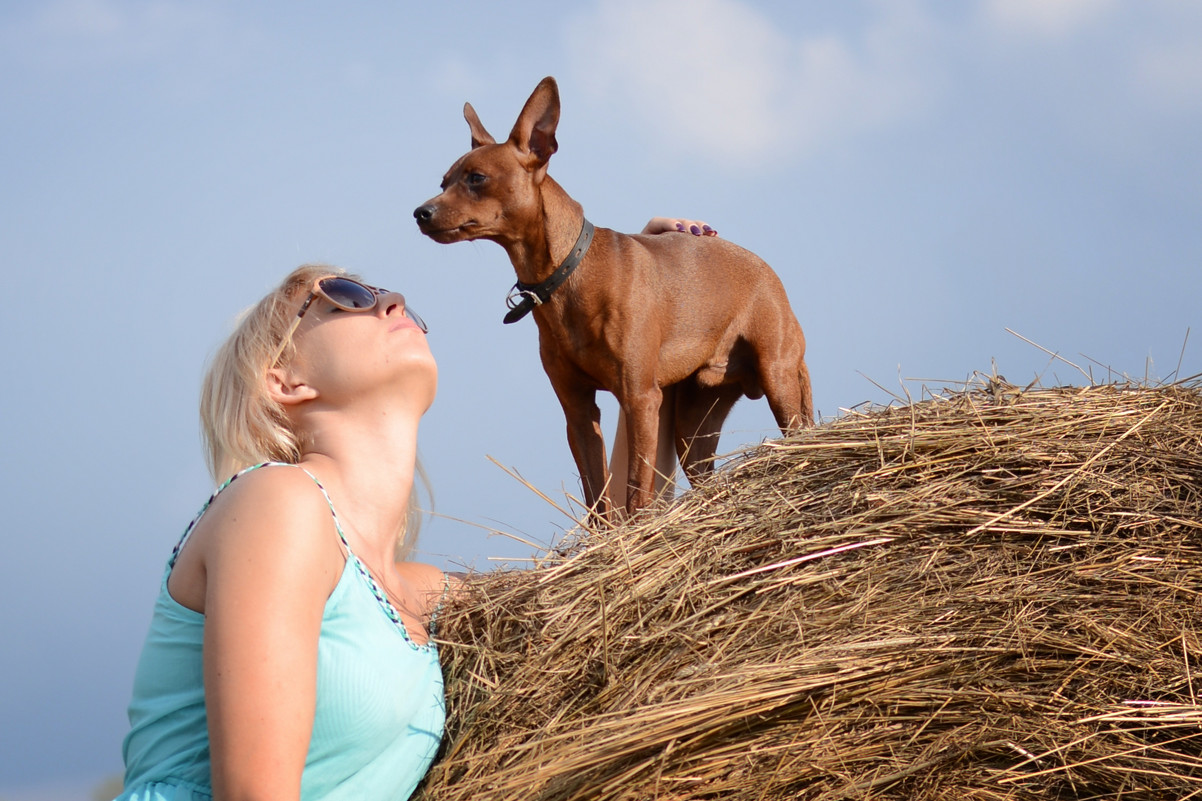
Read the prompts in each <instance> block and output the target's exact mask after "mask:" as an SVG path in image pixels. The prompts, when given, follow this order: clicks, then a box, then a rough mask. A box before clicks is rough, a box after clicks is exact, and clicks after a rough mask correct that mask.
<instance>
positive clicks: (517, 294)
mask: <svg viewBox="0 0 1202 801" xmlns="http://www.w3.org/2000/svg"><path fill="white" fill-rule="evenodd" d="M593 231H594V229H593V224H592V223H591V222H589V221H588V219H587V218H585V220H584V225H582V226H581V227H580V236H578V237H576V244H575V245H573V246H572V252H571V253H569V254H568V257H567V258H566V259H564V260H563V264H561V265H559V267H558V268H557V269H556V270H555V272H553V273H551V277H550V278H548V279H547V280H546V281H543V282H542V283H539V284H523V283H522V282H521V281H518V282H517V283H516V284H514V285H513V289H511V290H509V297H507V298H505V303H506V304H508V305H509V313H508V314H506V315H505V323H506V325H508V324H509V323H516V322H517V321H518V320H520V319H522V318H523V317H525V316H526V315H527V314H529V313H530V312H531V310H533V309H534V307H535V306H541V305H542V304H544V303H546V302H547V301H548V300H550V299H551V293H552V292H554V291H555V290H556V289H557V288H558V287H559V285H560V284H562V283H563V282H564V281H566V280H568V276H569V275H571V274H572V271H573V270H575V269H576V268H577V267H579V266H580V262H581V260H582V259H584V254H585V253H588V247H589V245H591V244H592V243H593Z"/></svg>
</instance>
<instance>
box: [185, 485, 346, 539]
mask: <svg viewBox="0 0 1202 801" xmlns="http://www.w3.org/2000/svg"><path fill="white" fill-rule="evenodd" d="M202 526H203V527H205V528H208V529H210V530H211V531H228V532H230V534H231V536H229V537H217V538H215V539H216V541H218V542H222V543H223V544H225V545H229V546H231V547H236V548H255V547H277V546H282V545H284V544H285V543H286V544H287V545H288V546H289V547H291V548H295V547H304V546H305V543H306V542H309V543H311V544H312V545H313V546H315V547H320V548H322V549H323V550H324V549H325V548H326V547H328V544H329V543H328V542H326V540H329V539H331V538H332V537H333V536H334V532H335V529H334V524H333V513H332V512H331V510H330V505H329V502H328V501H327V500H326V497H325V494H324V492H323V491H322V490H321V488H320V487H319V485H318V484H317V483H316V481H315V480H314V479H313V478H312V477H311V476H310V475H309V474H308V473H306V472H305V471H304V470H303V469H301V468H299V467H297V466H295V465H284V464H281V465H265V466H263V467H260V468H258V469H254V470H250V471H247V472H243V473H241V474H239V475H238V477H237V478H236V479H235V480H233V481H231V482H230V483H229V485H228V486H226V487H225V488H224V489H223V490H222V491H221V492H220V493H218V495H217V497H216V498H214V499H213V502H212V503H211V504H210V505H209V509H208V511H207V512H206V513H205V516H204V518H202V520H201V521H200V524H198V526H197V529H198V530H197V534H200V533H201V531H200V529H201V527H202Z"/></svg>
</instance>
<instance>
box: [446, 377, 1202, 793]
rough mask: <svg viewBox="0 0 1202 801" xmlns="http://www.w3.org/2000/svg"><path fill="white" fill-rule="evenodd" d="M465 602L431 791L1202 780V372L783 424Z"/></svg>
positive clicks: (898, 787) (1114, 785)
mask: <svg viewBox="0 0 1202 801" xmlns="http://www.w3.org/2000/svg"><path fill="white" fill-rule="evenodd" d="M475 589H476V592H475V594H474V596H473V597H472V598H470V599H468V600H467V601H465V602H464V603H462V604H460V605H459V606H458V607H457V608H454V609H452V610H451V611H450V612H449V613H448V614H447V616H446V617H445V618H444V620H443V622H442V625H443V629H442V638H443V639H445V640H446V641H448V642H450V643H454V644H453V645H450V644H448V645H447V646H444V648H443V651H442V653H443V661H444V666H445V669H446V675H447V689H448V708H449V715H450V719H449V725H448V738H447V742H446V743H445V744H444V749H443V756H442V758H441V761H440V762H439V763H438V764H436V766H435V767H434V769H433V770H432V772H431V775H430V778H429V780H428V782H427V785H426V787H425V789H424V795H423V796H422V797H423V798H425V799H428V801H458V799H474V801H485V800H489V799H506V800H509V799H548V800H550V799H556V800H557V801H558V800H560V799H593V800H595V801H602V800H605V801H608V800H611V799H613V800H616V799H711V798H713V799H716V798H722V799H780V798H803V799H822V800H823V801H826V800H827V799H844V798H847V799H935V798H939V799H999V800H1000V799H1006V800H1007V801H1009V800H1010V799H1053V798H1055V799H1095V798H1123V799H1167V798H1187V797H1192V796H1194V795H1197V797H1199V798H1202V725H1200V724H1202V707H1199V706H1198V705H1197V704H1196V702H1195V687H1194V675H1195V674H1196V673H1199V672H1202V664H1200V661H1199V657H1200V655H1202V642H1200V641H1199V637H1198V630H1197V626H1196V621H1197V619H1198V613H1199V611H1200V609H1202V604H1200V601H1199V590H1200V589H1202V391H1200V390H1199V388H1198V386H1197V385H1196V384H1185V385H1174V386H1168V387H1158V388H1147V387H1132V386H1098V387H1089V388H1058V389H1034V390H1027V391H1022V390H1020V389H1017V388H1013V387H1007V386H1004V385H998V384H993V385H991V386H990V387H989V388H988V389H987V390H974V391H962V392H954V393H949V394H947V395H942V396H940V397H937V398H933V399H930V400H926V401H923V402H919V403H914V404H912V405H908V406H904V407H902V408H888V409H876V410H872V411H869V412H867V413H855V414H848V415H845V416H844V417H842V418H840V419H838V420H835V421H833V422H830V423H827V424H824V425H822V426H820V427H819V428H817V429H815V430H811V431H808V432H805V433H803V434H802V435H800V436H797V437H793V438H790V439H787V440H781V441H774V442H768V443H765V444H764V445H762V446H759V447H758V448H756V449H754V450H753V451H751V452H749V453H748V454H746V455H745V456H743V457H740V458H739V459H738V460H736V462H735V463H733V464H729V465H728V466H727V467H725V468H724V469H723V470H721V471H719V472H718V473H717V474H716V475H715V477H714V478H713V480H711V481H708V482H706V483H705V484H704V485H703V486H701V487H699V488H697V489H694V490H692V491H691V492H689V493H688V494H686V495H684V496H683V497H682V498H680V499H679V500H678V501H677V502H676V503H675V504H674V505H673V506H671V507H670V508H668V509H666V510H661V511H659V512H657V513H653V514H647V515H645V516H644V517H642V518H640V519H636V520H635V521H633V522H631V523H629V524H627V525H625V526H622V527H619V528H618V529H617V530H615V531H612V532H607V533H604V534H598V535H594V536H592V537H586V538H585V540H584V541H583V543H582V545H581V546H579V547H577V548H575V549H574V550H572V551H571V552H570V553H566V554H561V555H560V558H559V559H557V560H549V561H548V563H547V564H546V565H543V566H541V567H539V568H538V569H535V570H532V571H515V572H510V573H499V574H491V575H484V576H481V577H480V578H479V579H478V581H477V583H476V584H475Z"/></svg>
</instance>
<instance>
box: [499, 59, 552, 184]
mask: <svg viewBox="0 0 1202 801" xmlns="http://www.w3.org/2000/svg"><path fill="white" fill-rule="evenodd" d="M557 127H559V87H558V86H557V85H556V83H555V79H554V78H552V77H550V76H548V77H546V78H543V79H542V80H541V81H539V84H538V86H536V87H534V92H533V93H532V94H531V95H530V99H529V100H527V101H526V105H525V106H523V107H522V113H521V114H519V115H518V121H517V122H516V123H514V125H513V131H512V132H511V133H510V134H509V141H510V142H512V143H513V144H515V145H517V148H518V149H519V150H521V151H523V152H525V153H529V154H530V155H531V156H533V157H534V160H535V161H534V164H535V167H536V168H537V169H541V170H542V171H544V172H545V171H546V169H547V162H548V161H549V160H550V159H551V156H552V154H554V153H555V151H556V150H558V149H559V143H558V142H556V141H555V129H556V128H557Z"/></svg>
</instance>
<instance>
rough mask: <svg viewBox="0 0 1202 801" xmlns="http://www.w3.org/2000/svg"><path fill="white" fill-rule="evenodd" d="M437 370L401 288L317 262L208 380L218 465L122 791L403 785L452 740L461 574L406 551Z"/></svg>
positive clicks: (172, 793)
mask: <svg viewBox="0 0 1202 801" xmlns="http://www.w3.org/2000/svg"><path fill="white" fill-rule="evenodd" d="M437 380H438V370H437V367H436V365H435V362H434V358H433V357H432V356H431V354H430V349H429V347H428V346H427V344H426V335H425V324H424V323H423V322H421V318H420V317H418V316H417V315H416V314H415V313H413V311H412V310H411V309H409V308H408V306H407V304H406V300H405V298H404V296H402V295H400V294H398V293H396V292H389V291H386V290H382V289H376V288H374V287H370V286H368V285H366V284H363V283H361V282H358V281H355V280H353V279H351V278H350V277H349V276H345V275H343V274H342V273H341V271H339V270H336V269H333V268H329V267H323V266H306V267H301V268H300V269H298V270H296V271H294V272H293V273H292V274H291V275H290V276H288V278H287V279H286V280H285V281H284V283H283V284H282V285H281V286H280V287H279V288H278V289H276V290H275V291H274V292H272V293H271V294H270V295H268V296H267V297H266V298H264V299H263V300H262V301H261V302H260V303H259V304H258V305H256V306H255V307H254V308H252V309H250V310H249V311H248V312H247V313H246V314H245V315H244V317H243V318H242V320H241V321H240V323H239V324H238V326H237V329H236V330H235V332H234V333H233V335H232V336H231V337H230V339H229V340H228V341H227V342H226V343H225V345H224V346H223V347H222V348H221V350H220V351H219V352H218V354H217V356H216V357H215V359H214V361H213V364H212V366H211V368H210V369H209V372H208V375H207V376H206V378H205V382H204V391H203V400H202V420H203V425H204V434H205V441H206V444H207V450H208V456H209V463H210V467H211V469H212V471H213V474H214V477H215V478H216V479H217V480H221V479H222V478H223V477H228V476H230V475H234V476H235V477H234V478H230V479H228V480H227V481H225V483H224V484H223V485H222V487H221V489H219V490H218V491H217V493H216V494H215V495H214V496H213V498H212V499H211V500H210V502H209V503H208V504H206V506H205V509H204V510H202V512H201V514H200V515H199V516H198V517H197V519H196V520H195V521H194V522H193V524H192V525H191V526H190V527H189V529H188V531H187V532H186V533H185V535H184V537H183V539H182V540H181V541H180V544H179V546H178V547H177V548H176V551H175V553H174V554H173V555H172V557H171V559H170V560H169V563H168V566H167V570H166V572H165V575H164V578H163V585H162V589H161V591H160V594H159V598H158V600H157V602H156V605H155V611H154V617H153V621H152V624H151V630H150V634H149V635H148V637H147V640H146V644H145V646H144V649H143V653H142V658H141V661H140V663H139V666H138V672H137V676H136V679H135V684H134V697H133V701H132V703H131V705H130V721H131V724H132V729H131V731H130V733H129V735H128V737H127V738H126V741H125V748H124V754H125V760H126V789H125V792H124V794H123V795H122V796H121V798H123V799H138V801H142V800H143V799H173V801H179V800H180V799H208V798H218V799H236V800H238V801H241V800H242V799H260V798H273V799H276V798H281V799H299V798H314V799H316V798H321V799H336V798H337V799H341V798H346V799H355V801H361V800H362V799H365V798H371V799H374V798H406V797H408V795H409V794H410V793H411V791H412V790H413V788H414V786H415V785H416V784H417V782H418V781H419V780H420V779H421V777H422V776H423V775H424V774H425V771H426V769H427V768H428V766H429V764H430V761H431V760H432V759H433V758H434V754H435V752H436V751H437V749H438V744H439V739H440V737H441V735H442V726H443V701H442V675H441V672H440V670H439V664H438V652H437V650H436V648H435V646H434V645H433V643H432V642H431V631H432V626H433V621H434V614H435V611H436V609H437V606H438V603H439V600H440V598H441V597H442V595H443V593H444V592H445V590H446V587H447V584H448V581H449V579H448V577H447V576H445V575H444V574H443V573H442V572H441V571H439V570H437V569H435V568H434V567H431V566H429V565H424V564H418V563H416V562H409V561H405V557H406V555H407V549H408V548H409V547H410V545H411V542H412V536H413V534H414V531H413V527H412V525H411V524H410V523H409V518H410V516H411V512H412V511H413V509H412V505H411V503H410V496H411V493H412V489H413V480H414V474H415V471H416V470H417V467H416V464H417V462H416V455H417V431H418V421H419V420H420V419H421V416H422V414H423V413H424V412H425V411H426V409H427V408H428V407H429V406H430V403H431V401H433V399H434V393H435V387H436V385H437Z"/></svg>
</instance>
